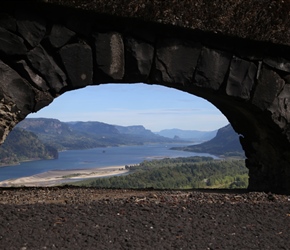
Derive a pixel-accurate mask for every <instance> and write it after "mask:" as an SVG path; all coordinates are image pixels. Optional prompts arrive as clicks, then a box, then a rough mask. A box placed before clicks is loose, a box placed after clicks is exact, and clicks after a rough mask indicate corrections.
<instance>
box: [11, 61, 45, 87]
mask: <svg viewBox="0 0 290 250" xmlns="http://www.w3.org/2000/svg"><path fill="white" fill-rule="evenodd" d="M17 65H18V67H19V70H20V71H21V72H23V73H24V74H23V75H24V76H25V78H26V79H27V80H28V81H30V82H32V83H33V85H34V86H35V87H36V88H38V89H39V90H42V91H47V90H49V86H48V85H47V83H46V81H45V80H44V79H43V77H41V76H40V75H39V74H37V73H35V72H34V71H33V70H32V69H31V68H30V67H29V66H28V65H27V63H26V61H24V60H20V61H18V62H17Z"/></svg>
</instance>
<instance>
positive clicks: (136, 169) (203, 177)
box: [76, 157, 248, 189]
mask: <svg viewBox="0 0 290 250" xmlns="http://www.w3.org/2000/svg"><path fill="white" fill-rule="evenodd" d="M126 168H127V169H129V173H130V174H128V175H125V176H114V177H109V178H97V179H93V180H92V179H91V180H86V181H82V182H78V183H76V185H81V186H90V187H98V188H155V189H191V188H246V187H247V186H248V169H247V168H246V167H245V162H244V161H243V160H214V159H212V158H210V157H186V158H184V157H180V158H174V159H170V158H165V159H162V160H152V161H143V162H142V163H140V164H137V165H132V166H126Z"/></svg>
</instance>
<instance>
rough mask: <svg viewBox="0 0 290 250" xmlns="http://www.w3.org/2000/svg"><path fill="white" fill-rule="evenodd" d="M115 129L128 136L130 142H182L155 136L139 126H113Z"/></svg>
mask: <svg viewBox="0 0 290 250" xmlns="http://www.w3.org/2000/svg"><path fill="white" fill-rule="evenodd" d="M115 128H116V129H117V130H118V131H119V132H120V133H121V134H123V135H126V136H128V138H130V139H131V140H132V141H134V140H135V141H143V142H145V143H146V142H151V143H152V142H168V143H170V142H177V141H179V142H183V140H180V139H176V138H175V139H174V140H173V139H169V138H166V137H164V136H160V135H156V134H155V133H153V132H152V131H151V130H149V129H146V128H144V127H143V126H141V125H135V126H127V127H125V126H118V125H115Z"/></svg>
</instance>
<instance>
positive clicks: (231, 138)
mask: <svg viewBox="0 0 290 250" xmlns="http://www.w3.org/2000/svg"><path fill="white" fill-rule="evenodd" d="M172 149H178V150H180V149H181V150H184V151H191V152H203V153H209V154H213V155H224V156H244V151H243V149H242V146H241V144H240V141H239V136H238V134H237V133H236V132H235V131H234V130H233V128H232V126H231V125H230V124H229V125H227V126H225V127H223V128H221V129H219V130H218V132H217V135H216V136H215V137H214V138H213V139H211V140H210V141H207V142H204V143H201V144H198V145H192V146H187V147H183V148H172Z"/></svg>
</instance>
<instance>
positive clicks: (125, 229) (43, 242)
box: [0, 187, 290, 250]
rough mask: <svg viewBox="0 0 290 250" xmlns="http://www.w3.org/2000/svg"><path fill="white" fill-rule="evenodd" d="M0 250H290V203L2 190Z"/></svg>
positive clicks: (231, 196)
mask: <svg viewBox="0 0 290 250" xmlns="http://www.w3.org/2000/svg"><path fill="white" fill-rule="evenodd" d="M0 249H21V250H25V249H239V250H240V249H290V197H289V196H285V195H272V194H265V193H247V192H244V191H240V192H226V191H221V192H216V191H210V192H209V191H207V192H205V191H192V190H191V191H158V190H139V191H136V190H103V189H92V188H72V187H63V188H14V189H13V188H10V189H4V188H2V189H0Z"/></svg>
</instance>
